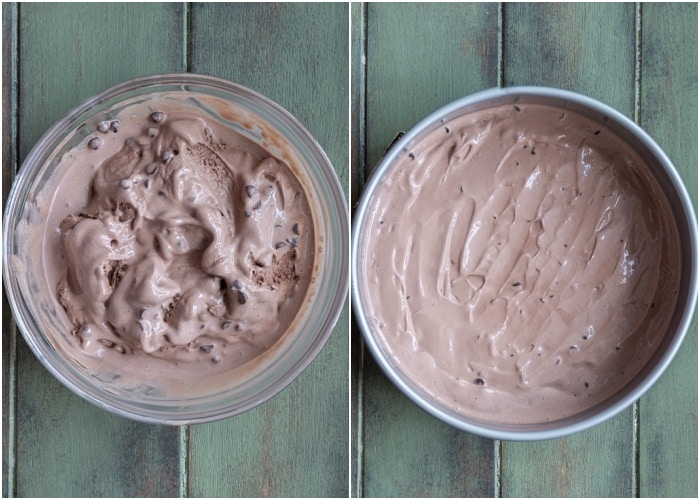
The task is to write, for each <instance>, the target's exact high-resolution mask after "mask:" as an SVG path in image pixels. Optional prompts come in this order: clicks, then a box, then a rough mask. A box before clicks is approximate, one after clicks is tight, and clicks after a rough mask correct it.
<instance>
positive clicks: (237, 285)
mask: <svg viewBox="0 0 700 500" xmlns="http://www.w3.org/2000/svg"><path fill="white" fill-rule="evenodd" d="M231 289H232V290H234V289H235V290H242V289H243V283H242V282H241V280H233V283H231Z"/></svg>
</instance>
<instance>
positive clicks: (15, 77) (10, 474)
mask: <svg viewBox="0 0 700 500" xmlns="http://www.w3.org/2000/svg"><path fill="white" fill-rule="evenodd" d="M8 11H9V17H10V21H9V25H10V39H9V56H10V61H9V74H8V75H4V76H8V77H9V81H10V83H9V95H8V98H9V103H8V106H9V110H10V113H9V117H8V118H9V128H10V130H9V134H10V140H9V141H8V156H9V158H7V159H6V161H7V163H6V164H7V165H9V166H10V173H9V176H8V179H7V180H8V186H7V189H4V190H3V211H4V208H5V203H6V201H7V194H8V192H9V187H10V186H11V185H12V181H13V180H14V178H15V175H16V174H17V170H18V158H17V155H18V151H19V134H18V133H17V129H18V125H19V94H18V92H19V71H20V69H19V15H20V12H19V11H20V5H19V3H12V4H11V5H9V6H8ZM5 133H6V134H7V133H8V131H5ZM3 295H4V292H3ZM7 304H8V302H7V298H6V297H3V309H5V307H4V306H5V305H7ZM5 312H8V313H9V312H10V311H9V308H8V309H6V311H5ZM6 325H7V328H8V331H7V332H3V335H5V334H8V335H9V346H8V347H9V354H8V365H9V366H8V370H7V373H8V380H7V381H5V383H6V384H8V392H7V395H8V401H6V402H5V404H6V405H7V406H6V408H7V412H8V415H7V435H6V436H5V439H6V441H4V442H3V446H4V447H6V448H7V477H6V478H4V479H5V480H6V481H7V484H6V485H3V490H4V491H5V493H6V495H7V496H8V498H9V497H14V496H15V493H16V491H17V473H16V466H17V461H16V450H17V433H16V425H15V420H16V409H17V335H18V331H17V324H16V322H15V320H14V316H13V315H12V314H9V320H8V322H7V324H6ZM3 326H5V322H3Z"/></svg>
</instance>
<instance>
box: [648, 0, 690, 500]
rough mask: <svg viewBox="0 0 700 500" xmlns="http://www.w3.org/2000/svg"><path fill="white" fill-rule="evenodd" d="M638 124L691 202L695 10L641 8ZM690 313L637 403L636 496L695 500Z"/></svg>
mask: <svg viewBox="0 0 700 500" xmlns="http://www.w3.org/2000/svg"><path fill="white" fill-rule="evenodd" d="M641 12H642V16H641V18H642V58H641V103H640V115H641V124H642V126H643V127H644V128H645V129H646V130H647V131H648V132H649V133H650V134H651V135H652V137H654V139H655V140H656V141H657V142H658V143H659V145H660V146H661V147H662V148H663V149H664V150H665V151H666V153H667V154H668V155H669V157H670V158H671V160H672V161H673V162H674V164H675V166H676V168H677V170H678V172H679V173H680V174H681V177H682V178H683V180H684V181H685V184H686V187H687V188H688V191H689V193H690V197H691V199H692V200H695V201H696V200H697V199H698V198H697V196H698V155H697V153H698V66H697V61H698V32H697V29H698V9H697V4H655V3H649V4H647V3H644V4H642V6H641ZM697 334H698V323H697V312H696V314H695V317H694V321H693V323H692V325H691V327H690V329H689V330H688V333H687V337H686V340H685V343H684V344H683V346H682V348H681V350H680V351H679V353H678V357H677V358H676V359H675V360H674V362H673V363H672V364H671V366H670V368H669V370H668V371H667V372H666V373H665V374H664V376H663V377H662V378H661V380H660V381H659V383H658V384H657V385H656V386H655V387H654V388H652V390H651V391H650V392H649V394H647V395H646V396H644V397H643V398H642V399H641V401H640V406H639V414H640V447H639V448H640V449H639V469H640V472H641V477H640V485H639V486H640V491H639V493H640V496H642V497H670V498H678V497H692V498H697V496H698V413H697V410H698V398H697V396H698V335H697Z"/></svg>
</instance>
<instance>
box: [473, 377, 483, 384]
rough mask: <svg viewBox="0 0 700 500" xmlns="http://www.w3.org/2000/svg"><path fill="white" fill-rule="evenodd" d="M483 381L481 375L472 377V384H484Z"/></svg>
mask: <svg viewBox="0 0 700 500" xmlns="http://www.w3.org/2000/svg"><path fill="white" fill-rule="evenodd" d="M484 383H485V382H484V379H483V378H481V377H479V378H475V379H474V384H476V385H484Z"/></svg>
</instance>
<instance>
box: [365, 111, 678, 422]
mask: <svg viewBox="0 0 700 500" xmlns="http://www.w3.org/2000/svg"><path fill="white" fill-rule="evenodd" d="M361 238H362V239H361V244H360V266H361V269H362V280H361V281H362V285H361V292H360V293H361V294H362V296H363V302H364V303H365V305H366V311H367V313H366V314H367V317H368V319H369V324H370V327H371V328H372V329H373V331H374V333H375V335H376V337H378V339H379V342H380V345H381V348H382V349H383V350H384V351H385V352H386V353H387V354H388V358H389V359H390V362H391V363H393V364H394V365H396V367H397V368H398V370H399V371H400V372H401V373H403V374H404V375H405V377H406V378H408V379H409V380H410V381H411V382H412V384H414V385H415V386H417V387H419V388H420V390H421V391H423V392H425V393H427V394H429V395H430V396H431V397H432V398H434V399H436V400H438V403H439V405H441V406H443V407H445V408H448V409H450V410H451V411H454V412H457V413H458V414H461V415H464V416H467V417H469V418H471V419H476V420H480V421H488V422H494V421H496V422H499V423H509V424H529V423H538V422H545V421H549V420H557V419H561V418H565V417H568V416H571V415H575V414H577V413H579V412H582V411H585V410H586V409H589V408H591V407H593V406H594V405H596V404H598V403H601V402H602V401H604V400H605V399H606V398H609V397H610V396H611V395H613V394H614V393H616V392H617V391H619V390H620V389H621V388H622V387H623V386H624V385H625V384H627V383H628V382H629V381H630V380H631V379H632V378H633V377H634V376H635V375H636V374H637V373H638V372H639V371H640V369H641V368H642V367H643V366H644V365H645V363H646V362H647V361H648V360H649V358H650V356H651V355H652V353H653V352H654V350H655V348H656V346H657V344H658V343H659V341H660V340H661V338H662V336H663V332H664V331H665V328H666V325H667V324H668V322H669V319H670V315H671V311H672V308H673V306H674V301H675V298H676V294H677V287H678V282H679V269H680V267H679V245H678V234H677V232H676V230H675V229H674V223H673V217H672V214H671V212H670V208H669V206H668V204H667V202H666V201H665V198H664V196H663V194H662V193H661V190H660V189H659V186H658V185H657V184H656V183H655V181H654V180H653V179H652V177H651V175H650V174H649V173H648V171H647V167H646V166H645V163H644V161H643V159H642V158H640V157H639V156H637V154H636V153H635V152H634V151H633V150H632V149H631V148H630V147H628V146H627V145H626V144H625V143H624V142H622V141H621V140H620V139H619V138H618V137H616V136H615V135H614V134H613V133H612V132H611V131H610V130H609V129H607V128H606V127H605V126H603V125H601V124H599V123H596V122H594V121H592V120H589V119H587V118H585V117H583V116H580V115H578V114H576V113H574V112H571V111H568V110H566V111H564V110H562V109H559V108H555V107H548V106H546V105H534V104H518V105H502V106H500V107H494V108H489V109H484V110H481V111H477V112H472V113H469V114H466V115H463V116H461V117H458V118H455V119H452V120H449V121H446V122H444V123H443V124H440V125H439V126H437V127H436V128H433V129H432V130H431V131H430V132H428V133H426V134H424V135H423V136H421V137H419V138H417V139H416V140H415V141H414V142H413V144H412V145H411V146H409V149H407V150H405V151H404V152H403V153H401V155H400V157H399V158H397V159H396V160H395V161H394V162H393V164H392V165H391V166H390V167H389V168H388V169H387V171H386V172H385V173H384V174H383V176H382V178H381V180H380V182H379V184H378V186H377V189H376V191H374V193H373V196H372V199H371V201H370V203H369V205H368V210H367V218H366V224H365V225H364V231H363V234H362V235H361Z"/></svg>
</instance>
